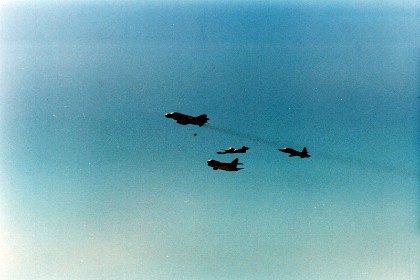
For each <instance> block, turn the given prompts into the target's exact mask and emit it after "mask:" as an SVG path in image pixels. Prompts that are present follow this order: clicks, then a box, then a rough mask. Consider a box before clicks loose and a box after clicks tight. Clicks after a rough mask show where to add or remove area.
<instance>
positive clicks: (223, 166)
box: [207, 158, 243, 171]
mask: <svg viewBox="0 0 420 280" xmlns="http://www.w3.org/2000/svg"><path fill="white" fill-rule="evenodd" d="M207 164H208V166H210V167H213V170H218V169H220V170H225V171H238V170H241V169H243V168H238V167H237V165H238V164H242V163H239V162H238V158H235V159H234V160H233V161H232V162H220V161H217V160H214V159H210V160H208V161H207Z"/></svg>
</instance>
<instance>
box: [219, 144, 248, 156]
mask: <svg viewBox="0 0 420 280" xmlns="http://www.w3.org/2000/svg"><path fill="white" fill-rule="evenodd" d="M247 150H249V148H248V147H246V146H242V148H239V149H235V148H232V147H229V148H227V149H225V151H224V152H217V153H218V154H219V155H222V154H239V153H246V151H247Z"/></svg>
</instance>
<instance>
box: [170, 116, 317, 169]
mask: <svg viewBox="0 0 420 280" xmlns="http://www.w3.org/2000/svg"><path fill="white" fill-rule="evenodd" d="M165 117H166V118H170V119H174V120H175V121H176V122H177V123H179V124H182V125H188V124H191V125H198V126H200V127H201V126H203V125H204V124H206V123H207V121H209V120H210V119H209V118H208V117H207V115H206V114H202V115H199V116H197V117H193V116H189V115H185V114H181V113H178V112H172V113H167V114H165ZM196 135H197V134H196V133H194V136H196ZM247 150H249V148H248V147H246V146H242V147H241V148H238V149H235V148H233V147H229V148H227V149H225V150H224V151H223V152H217V154H219V155H222V154H244V153H246V151H247ZM278 150H279V151H280V152H283V153H286V154H289V157H300V158H301V159H303V158H309V157H311V156H310V155H309V153H308V150H307V148H306V147H304V148H303V149H302V151H301V152H299V151H298V150H295V149H292V148H288V147H286V148H282V149H278ZM207 165H208V166H209V167H211V168H213V170H224V171H239V170H241V169H243V168H239V167H238V165H242V163H240V162H239V159H238V158H235V159H234V160H233V161H232V162H222V161H218V160H214V159H209V160H208V161H207Z"/></svg>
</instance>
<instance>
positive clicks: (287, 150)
mask: <svg viewBox="0 0 420 280" xmlns="http://www.w3.org/2000/svg"><path fill="white" fill-rule="evenodd" d="M279 151H280V152H283V153H286V154H289V157H296V156H298V157H300V158H309V157H311V156H310V155H309V154H308V150H307V149H306V147H304V148H303V150H302V152H299V151H296V150H295V149H292V148H283V149H279Z"/></svg>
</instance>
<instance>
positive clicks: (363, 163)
mask: <svg viewBox="0 0 420 280" xmlns="http://www.w3.org/2000/svg"><path fill="white" fill-rule="evenodd" d="M203 127H206V128H208V129H211V130H214V131H217V132H220V133H224V134H227V135H231V136H236V137H239V138H242V139H246V140H250V141H253V142H256V143H260V144H264V145H268V146H271V147H276V148H279V147H281V146H282V145H280V144H279V141H272V140H268V139H264V138H262V137H259V136H255V135H252V134H249V133H243V132H239V131H236V130H233V129H227V128H222V127H218V126H214V125H210V124H206V125H205V126H203ZM283 142H286V141H283ZM315 157H316V158H319V159H324V160H328V161H331V162H335V163H338V164H344V165H347V166H349V167H357V168H360V169H364V170H371V171H376V172H385V173H389V174H394V175H398V176H401V177H405V178H414V179H416V178H417V174H416V171H414V170H407V169H404V168H402V167H397V166H393V165H391V164H387V163H382V162H377V161H368V160H362V159H357V158H352V157H348V156H345V155H332V154H328V153H323V154H319V155H315Z"/></svg>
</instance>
